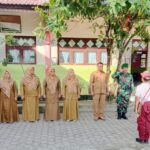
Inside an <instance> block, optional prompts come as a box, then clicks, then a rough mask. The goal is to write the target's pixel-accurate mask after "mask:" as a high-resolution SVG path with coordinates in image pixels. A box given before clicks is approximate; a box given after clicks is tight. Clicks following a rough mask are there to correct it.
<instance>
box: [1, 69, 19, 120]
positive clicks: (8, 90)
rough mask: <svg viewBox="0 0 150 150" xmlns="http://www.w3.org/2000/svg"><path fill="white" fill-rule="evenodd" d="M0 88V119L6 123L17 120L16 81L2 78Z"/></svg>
mask: <svg viewBox="0 0 150 150" xmlns="http://www.w3.org/2000/svg"><path fill="white" fill-rule="evenodd" d="M7 72H8V71H7ZM0 88H1V90H0V91H1V92H0V111H1V112H0V115H1V116H0V121H1V122H7V123H11V122H16V121H18V108H17V96H18V90H17V86H16V83H15V82H14V81H13V80H12V79H10V81H5V80H3V79H2V80H1V81H0Z"/></svg>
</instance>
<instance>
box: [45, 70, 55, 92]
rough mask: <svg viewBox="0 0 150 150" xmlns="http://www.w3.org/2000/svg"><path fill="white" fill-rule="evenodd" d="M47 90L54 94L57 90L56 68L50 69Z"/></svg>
mask: <svg viewBox="0 0 150 150" xmlns="http://www.w3.org/2000/svg"><path fill="white" fill-rule="evenodd" d="M46 82H47V88H48V89H49V90H50V91H51V93H52V94H54V93H55V92H56V90H57V84H58V78H57V76H56V74H55V69H54V68H49V70H48V72H47V77H46Z"/></svg>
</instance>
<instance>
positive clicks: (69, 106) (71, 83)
mask: <svg viewBox="0 0 150 150" xmlns="http://www.w3.org/2000/svg"><path fill="white" fill-rule="evenodd" d="M62 95H63V97H64V98H65V100H64V109H63V119H64V120H70V121H71V120H78V119H79V110H78V98H79V97H80V85H79V81H78V79H77V78H76V77H75V78H74V79H72V80H69V79H67V78H65V79H64V81H63V87H62Z"/></svg>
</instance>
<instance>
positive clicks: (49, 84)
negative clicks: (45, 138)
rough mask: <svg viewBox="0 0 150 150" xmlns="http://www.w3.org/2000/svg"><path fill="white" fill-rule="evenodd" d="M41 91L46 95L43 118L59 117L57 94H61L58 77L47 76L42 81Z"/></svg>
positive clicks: (53, 118)
mask: <svg viewBox="0 0 150 150" xmlns="http://www.w3.org/2000/svg"><path fill="white" fill-rule="evenodd" d="M43 92H44V95H45V96H46V106H45V114H44V118H45V120H46V121H49V120H58V119H60V112H59V96H60V95H61V84H60V80H59V79H58V77H56V76H54V77H47V78H46V79H45V80H44V83H43Z"/></svg>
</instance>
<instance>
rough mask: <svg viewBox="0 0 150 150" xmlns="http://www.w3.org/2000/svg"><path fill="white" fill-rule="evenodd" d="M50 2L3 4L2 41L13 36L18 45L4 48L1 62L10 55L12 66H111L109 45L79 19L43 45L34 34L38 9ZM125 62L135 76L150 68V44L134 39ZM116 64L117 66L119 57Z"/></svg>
mask: <svg viewBox="0 0 150 150" xmlns="http://www.w3.org/2000/svg"><path fill="white" fill-rule="evenodd" d="M45 1H46V0H0V41H3V40H2V39H4V38H5V36H6V35H9V34H10V33H12V32H13V35H14V36H15V39H16V40H15V42H14V43H13V44H12V45H7V44H6V43H4V42H1V44H0V60H2V59H4V58H6V56H7V54H9V55H11V56H12V58H13V59H12V60H11V62H10V64H43V65H44V64H45V65H49V64H55V65H79V66H80V65H95V64H96V63H97V62H99V61H101V62H103V63H104V64H106V63H107V53H106V48H105V43H104V42H102V41H99V40H97V35H98V33H95V34H94V33H93V31H92V30H91V24H90V23H89V22H88V21H87V20H85V21H84V22H81V21H80V20H79V19H78V18H76V19H74V20H70V22H69V23H68V24H69V27H68V31H66V32H64V33H63V35H62V38H60V39H58V40H56V38H55V37H54V36H53V35H52V34H51V33H50V34H47V35H46V40H45V41H42V40H40V39H39V37H36V36H35V35H34V34H33V31H34V29H35V28H36V27H37V25H38V23H39V17H38V13H37V12H35V11H34V7H35V6H42V5H43V3H44V2H45ZM122 62H126V63H129V64H131V72H132V73H136V72H139V71H140V72H141V71H143V70H145V69H147V68H148V67H150V43H149V44H148V45H147V44H145V43H144V42H143V41H141V39H140V38H136V39H133V40H132V41H131V43H130V44H129V50H128V51H127V52H126V53H125V54H124V56H123V59H122ZM112 64H113V65H115V64H117V58H116V54H114V55H112Z"/></svg>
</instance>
